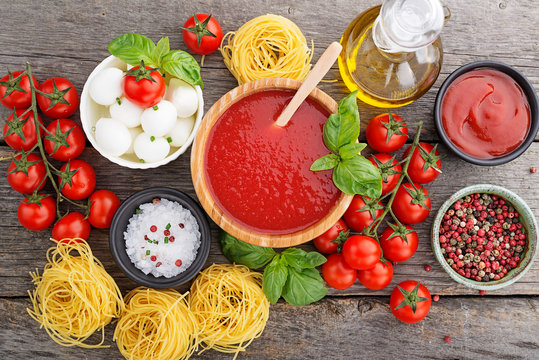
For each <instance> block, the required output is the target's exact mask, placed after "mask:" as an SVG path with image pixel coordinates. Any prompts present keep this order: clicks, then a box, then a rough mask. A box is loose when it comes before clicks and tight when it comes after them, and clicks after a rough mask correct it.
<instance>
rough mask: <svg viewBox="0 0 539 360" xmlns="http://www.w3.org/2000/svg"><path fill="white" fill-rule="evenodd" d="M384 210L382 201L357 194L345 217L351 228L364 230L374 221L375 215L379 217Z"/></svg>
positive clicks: (359, 230)
mask: <svg viewBox="0 0 539 360" xmlns="http://www.w3.org/2000/svg"><path fill="white" fill-rule="evenodd" d="M383 212H384V206H383V205H382V203H381V202H379V201H376V200H372V199H370V198H369V197H366V196H362V195H355V196H354V198H353V199H352V202H351V203H350V206H348V209H346V212H345V213H344V215H343V218H344V221H345V222H346V224H348V226H349V227H350V229H352V230H354V231H357V232H362V231H363V230H365V228H366V227H368V226H369V225H370V224H372V222H373V221H374V218H373V215H374V217H375V218H377V217H378V216H380V215H382V213H383Z"/></svg>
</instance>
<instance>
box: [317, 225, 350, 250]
mask: <svg viewBox="0 0 539 360" xmlns="http://www.w3.org/2000/svg"><path fill="white" fill-rule="evenodd" d="M347 232H348V226H346V223H345V222H344V221H343V220H342V219H339V220H338V221H337V222H336V223H335V225H333V226H332V227H331V228H329V230H328V231H326V232H325V233H323V234H322V235H320V236H318V237H317V238H315V239H314V240H313V242H314V246H316V248H317V249H318V251H320V252H322V253H324V254H332V253H335V252H337V250H338V248H339V243H338V242H332V241H333V240H335V239H337V238H338V237H339V236H340V235H341V234H342V236H343V237H344V238H343V239H342V240H343V241H344V240H345V239H346V237H347ZM345 234H346V235H345Z"/></svg>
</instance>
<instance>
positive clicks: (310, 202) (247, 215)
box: [204, 90, 341, 235]
mask: <svg viewBox="0 0 539 360" xmlns="http://www.w3.org/2000/svg"><path fill="white" fill-rule="evenodd" d="M293 95H294V92H293V91H288V90H267V91H260V92H257V93H254V94H252V95H249V96H246V97H245V98H243V99H240V100H239V101H237V102H236V103H234V104H232V105H231V106H230V107H229V108H228V109H227V110H226V111H225V112H224V113H223V114H222V115H221V117H220V118H219V119H218V120H217V121H216V123H215V124H214V126H213V128H212V130H211V132H210V134H209V136H208V141H207V144H206V150H205V158H204V163H205V179H206V183H207V185H208V189H209V190H210V192H211V194H212V196H213V198H214V200H215V202H216V204H217V205H218V206H219V208H220V209H221V210H222V211H223V212H224V213H226V214H227V215H228V216H229V217H231V218H233V219H235V220H236V221H237V222H238V223H239V224H241V225H242V226H244V227H246V228H248V229H249V230H251V231H255V232H259V233H263V234H269V235H282V234H291V233H294V232H297V231H300V230H303V229H306V228H308V227H309V226H311V225H313V224H315V223H316V222H318V221H319V220H321V219H323V218H324V217H325V216H326V215H327V214H328V213H329V212H330V211H331V209H332V208H333V207H334V206H335V205H336V203H337V201H338V199H339V197H340V196H341V192H340V191H339V190H338V189H337V188H336V187H335V185H334V184H333V181H332V178H331V176H332V175H331V174H332V172H331V171H317V172H314V171H311V170H310V166H311V164H312V163H313V162H314V161H315V160H316V159H318V158H319V157H321V156H324V155H326V154H327V153H328V149H327V148H326V146H325V145H324V141H323V139H322V128H323V125H324V123H325V121H326V120H327V118H328V116H329V112H328V111H327V110H326V108H325V107H323V106H322V105H321V104H319V103H318V102H316V101H315V100H314V99H312V98H307V100H306V101H304V102H303V104H302V105H301V106H300V107H299V109H298V111H296V113H295V114H294V116H293V117H292V119H291V120H290V122H289V123H288V125H287V126H285V127H284V128H280V127H277V126H276V125H275V124H274V122H275V120H276V118H277V116H278V114H280V113H281V111H282V109H283V108H284V107H285V106H286V104H287V103H288V102H289V101H290V99H291V98H292V96H293Z"/></svg>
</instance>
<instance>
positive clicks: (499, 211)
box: [494, 208, 503, 215]
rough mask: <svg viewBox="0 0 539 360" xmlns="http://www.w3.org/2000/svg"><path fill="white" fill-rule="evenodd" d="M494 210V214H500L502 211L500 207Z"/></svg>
mask: <svg viewBox="0 0 539 360" xmlns="http://www.w3.org/2000/svg"><path fill="white" fill-rule="evenodd" d="M494 212H495V213H496V215H500V214H501V213H503V210H502V209H500V208H497V209H496V210H494Z"/></svg>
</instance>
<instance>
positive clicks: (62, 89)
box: [37, 77, 79, 119]
mask: <svg viewBox="0 0 539 360" xmlns="http://www.w3.org/2000/svg"><path fill="white" fill-rule="evenodd" d="M39 91H41V92H43V93H46V94H48V95H47V96H45V95H42V94H39V93H38V94H37V103H38V105H39V108H40V109H41V111H43V114H45V115H46V116H48V117H50V118H53V119H59V118H66V117H69V116H71V115H73V113H74V112H75V111H77V108H78V107H79V95H78V94H77V90H76V89H75V86H73V84H72V83H71V81H69V80H67V79H66V78H61V77H54V78H50V79H47V80H45V81H44V82H43V83H42V84H41V86H40V87H39ZM51 105H52V107H51Z"/></svg>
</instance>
